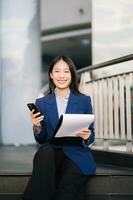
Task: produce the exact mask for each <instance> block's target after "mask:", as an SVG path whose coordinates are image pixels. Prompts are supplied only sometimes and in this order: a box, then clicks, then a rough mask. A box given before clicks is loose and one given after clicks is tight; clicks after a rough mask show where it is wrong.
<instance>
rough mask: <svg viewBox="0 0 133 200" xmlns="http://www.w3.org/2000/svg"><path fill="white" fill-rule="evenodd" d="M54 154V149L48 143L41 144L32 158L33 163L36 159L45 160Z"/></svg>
mask: <svg viewBox="0 0 133 200" xmlns="http://www.w3.org/2000/svg"><path fill="white" fill-rule="evenodd" d="M53 156H54V150H53V148H52V147H50V146H49V145H45V146H41V147H40V148H39V149H38V151H37V152H36V153H35V155H34V158H33V163H35V162H36V161H37V162H38V161H41V160H45V159H48V158H52V157H53Z"/></svg>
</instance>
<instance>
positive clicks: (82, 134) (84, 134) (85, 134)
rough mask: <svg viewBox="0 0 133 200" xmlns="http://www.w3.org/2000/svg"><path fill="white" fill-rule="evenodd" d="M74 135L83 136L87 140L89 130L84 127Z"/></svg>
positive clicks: (89, 133)
mask: <svg viewBox="0 0 133 200" xmlns="http://www.w3.org/2000/svg"><path fill="white" fill-rule="evenodd" d="M76 135H77V136H78V137H81V138H83V139H84V140H87V139H88V138H89V137H90V135H91V131H90V130H89V129H88V128H87V129H84V130H80V131H77V132H76Z"/></svg>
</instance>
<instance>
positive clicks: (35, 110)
mask: <svg viewBox="0 0 133 200" xmlns="http://www.w3.org/2000/svg"><path fill="white" fill-rule="evenodd" d="M27 106H28V108H29V110H30V111H32V110H33V109H34V112H33V114H36V113H38V112H40V111H39V110H38V108H37V107H36V105H35V104H34V103H27ZM41 115H42V113H41V114H39V115H38V116H37V117H40V116H41Z"/></svg>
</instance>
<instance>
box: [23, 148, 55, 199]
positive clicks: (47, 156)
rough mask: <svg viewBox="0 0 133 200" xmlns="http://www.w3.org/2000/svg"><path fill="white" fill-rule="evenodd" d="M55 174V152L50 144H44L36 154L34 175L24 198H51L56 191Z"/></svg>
mask: <svg viewBox="0 0 133 200" xmlns="http://www.w3.org/2000/svg"><path fill="white" fill-rule="evenodd" d="M55 175H56V164H55V152H54V150H53V149H52V148H51V147H50V146H43V147H41V148H40V149H39V150H38V151H37V153H36V154H35V156H34V159H33V172H32V177H31V179H30V181H29V183H28V185H27V188H26V190H25V192H24V196H23V197H24V199H26V200H42V199H45V200H51V199H52V197H53V196H54V192H55Z"/></svg>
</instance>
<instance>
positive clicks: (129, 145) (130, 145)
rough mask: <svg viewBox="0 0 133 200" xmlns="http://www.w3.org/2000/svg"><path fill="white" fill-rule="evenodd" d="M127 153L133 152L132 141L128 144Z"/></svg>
mask: <svg viewBox="0 0 133 200" xmlns="http://www.w3.org/2000/svg"><path fill="white" fill-rule="evenodd" d="M126 151H127V152H132V141H129V140H128V141H127V143H126Z"/></svg>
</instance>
